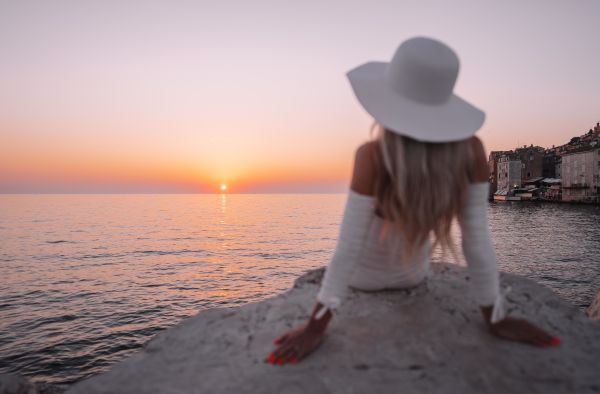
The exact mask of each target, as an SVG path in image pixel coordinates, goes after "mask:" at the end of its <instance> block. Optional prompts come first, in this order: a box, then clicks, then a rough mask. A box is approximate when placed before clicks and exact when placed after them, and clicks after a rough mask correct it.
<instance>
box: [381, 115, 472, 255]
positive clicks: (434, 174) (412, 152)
mask: <svg viewBox="0 0 600 394" xmlns="http://www.w3.org/2000/svg"><path fill="white" fill-rule="evenodd" d="M373 127H377V128H378V134H377V138H376V140H377V141H378V148H379V149H377V155H375V157H376V161H377V169H378V170H377V171H376V179H375V197H376V205H375V210H376V214H377V215H378V216H380V217H382V218H383V219H384V225H383V227H382V233H381V234H380V239H383V240H388V242H389V241H390V240H391V241H392V244H393V247H394V251H395V252H397V250H398V248H399V247H400V245H401V246H402V257H403V258H402V261H403V262H404V263H407V264H408V263H410V262H411V261H412V259H413V258H414V256H413V255H414V254H415V253H416V252H417V251H418V250H419V249H420V248H421V247H422V246H423V245H424V244H425V242H426V241H427V240H428V239H430V237H431V236H432V235H433V237H434V242H433V245H432V247H431V250H433V249H434V248H435V247H436V246H438V245H439V246H441V248H442V252H443V254H444V255H445V253H446V252H447V251H448V250H449V251H450V252H451V253H452V255H453V256H454V257H455V258H457V253H456V248H455V247H454V244H453V242H452V241H453V240H452V236H451V234H450V229H451V225H452V221H453V219H454V218H455V217H456V216H457V215H458V214H459V212H460V210H461V209H462V207H463V206H464V204H465V201H466V198H467V191H468V185H469V182H470V180H469V179H470V174H471V171H472V170H471V168H472V167H471V166H472V163H473V161H472V149H471V144H470V143H469V141H468V140H462V141H456V142H444V143H431V142H421V141H417V140H415V139H412V138H409V137H405V136H402V135H399V134H397V133H394V132H392V131H390V130H388V129H386V128H385V127H383V126H382V125H380V124H378V123H375V124H374V125H373ZM372 133H373V128H372V129H371V134H372Z"/></svg>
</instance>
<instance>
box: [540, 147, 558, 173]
mask: <svg viewBox="0 0 600 394" xmlns="http://www.w3.org/2000/svg"><path fill="white" fill-rule="evenodd" d="M559 160H560V156H559V155H557V154H556V151H555V150H554V147H552V148H551V149H546V150H545V151H544V157H543V160H542V176H543V177H544V178H560V177H557V176H556V163H557V162H558V161H559Z"/></svg>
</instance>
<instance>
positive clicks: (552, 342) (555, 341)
mask: <svg viewBox="0 0 600 394" xmlns="http://www.w3.org/2000/svg"><path fill="white" fill-rule="evenodd" d="M550 343H551V344H552V345H554V346H556V345H560V338H559V337H553V338H552V341H550Z"/></svg>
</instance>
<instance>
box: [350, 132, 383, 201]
mask: <svg viewBox="0 0 600 394" xmlns="http://www.w3.org/2000/svg"><path fill="white" fill-rule="evenodd" d="M377 149H378V145H377V141H367V142H365V143H363V144H361V145H360V146H359V147H358V148H356V151H355V153H354V168H353V171H352V182H351V185H350V188H351V189H352V190H354V191H355V192H357V193H360V194H365V195H369V196H372V195H374V194H375V190H374V189H375V155H376V154H377Z"/></svg>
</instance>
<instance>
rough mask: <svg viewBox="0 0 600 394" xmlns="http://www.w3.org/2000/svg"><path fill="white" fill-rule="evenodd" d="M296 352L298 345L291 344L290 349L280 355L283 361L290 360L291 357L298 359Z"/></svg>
mask: <svg viewBox="0 0 600 394" xmlns="http://www.w3.org/2000/svg"><path fill="white" fill-rule="evenodd" d="M298 354H299V347H298V346H297V345H296V346H292V347H290V349H288V350H287V351H286V352H285V353H283V354H282V355H281V359H282V360H283V361H284V363H286V362H290V361H291V360H292V359H296V360H297V359H298Z"/></svg>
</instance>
